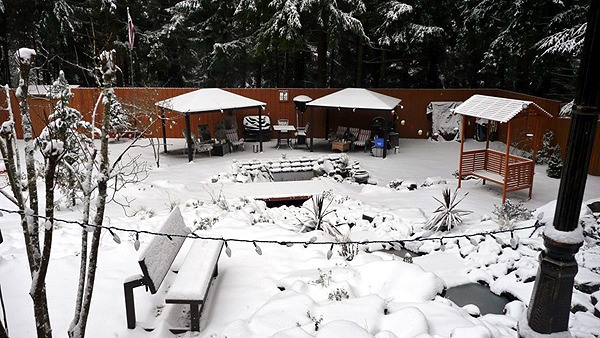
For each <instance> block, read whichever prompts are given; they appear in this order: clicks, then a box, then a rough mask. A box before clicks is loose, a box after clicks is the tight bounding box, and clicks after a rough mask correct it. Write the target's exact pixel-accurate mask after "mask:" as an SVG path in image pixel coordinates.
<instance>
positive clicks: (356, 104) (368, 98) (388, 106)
mask: <svg viewBox="0 0 600 338" xmlns="http://www.w3.org/2000/svg"><path fill="white" fill-rule="evenodd" d="M401 101H402V100H401V99H398V98H395V97H392V96H388V95H384V94H380V93H376V92H374V91H370V90H368V89H364V88H346V89H342V90H340V91H337V92H335V93H331V94H329V95H325V96H323V97H320V98H318V99H316V100H313V101H311V102H309V103H307V104H306V106H307V107H310V120H311V121H310V123H311V125H314V107H323V108H335V109H339V110H341V109H352V111H356V110H357V109H358V110H379V111H384V112H391V113H393V114H396V107H397V106H398V105H399V104H400V102H401ZM388 116H389V114H385V125H386V128H384V130H385V134H384V136H383V137H384V139H386V140H387V125H388ZM314 130H315V129H314V128H312V129H311V130H310V151H312V150H313V136H314ZM385 156H386V147H383V157H384V158H385Z"/></svg>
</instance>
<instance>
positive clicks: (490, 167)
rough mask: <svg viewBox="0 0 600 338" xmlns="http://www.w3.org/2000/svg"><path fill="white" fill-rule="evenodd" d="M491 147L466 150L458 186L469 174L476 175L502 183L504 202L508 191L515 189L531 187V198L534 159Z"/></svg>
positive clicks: (463, 155) (484, 179)
mask: <svg viewBox="0 0 600 338" xmlns="http://www.w3.org/2000/svg"><path fill="white" fill-rule="evenodd" d="M506 161H507V159H506V154H503V153H501V152H499V151H495V150H491V149H482V150H469V151H464V152H463V154H462V157H461V163H460V172H459V181H458V187H459V188H460V184H461V180H462V179H464V178H466V177H467V176H475V177H479V178H481V179H483V184H485V181H486V180H488V181H491V182H494V183H497V184H500V185H502V203H504V202H505V200H506V193H507V192H510V191H515V190H521V189H529V198H531V192H532V189H533V174H534V169H535V165H534V163H533V160H530V159H527V158H523V157H519V156H515V155H509V156H508V163H507V162H506Z"/></svg>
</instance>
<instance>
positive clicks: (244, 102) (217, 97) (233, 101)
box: [155, 88, 267, 161]
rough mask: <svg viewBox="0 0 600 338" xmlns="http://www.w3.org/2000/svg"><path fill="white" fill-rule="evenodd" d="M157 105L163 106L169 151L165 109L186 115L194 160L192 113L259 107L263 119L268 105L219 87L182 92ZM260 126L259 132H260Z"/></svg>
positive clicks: (163, 126)
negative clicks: (191, 126)
mask: <svg viewBox="0 0 600 338" xmlns="http://www.w3.org/2000/svg"><path fill="white" fill-rule="evenodd" d="M155 105H156V106H157V107H159V108H161V110H162V113H161V116H162V130H163V143H164V150H165V152H167V141H166V137H167V136H166V125H165V118H164V117H165V116H164V115H165V113H164V110H165V109H168V110H171V111H174V112H177V113H180V114H183V115H184V116H185V134H186V139H187V149H188V159H189V160H190V161H192V156H193V153H192V138H191V134H190V115H192V114H201V113H208V112H216V111H220V112H223V111H226V110H234V109H248V108H257V109H258V116H259V121H262V119H261V115H262V109H264V107H265V106H266V105H267V104H266V103H264V102H261V101H257V100H254V99H250V98H247V97H245V96H241V95H238V94H234V93H232V92H228V91H226V90H223V89H219V88H203V89H198V90H195V91H193V92H189V93H185V94H181V95H178V96H175V97H172V98H170V99H166V100H162V101H158V102H156V103H155ZM260 130H261V129H260V128H259V132H260ZM259 140H260V151H262V150H263V149H262V148H263V146H262V137H260V136H259Z"/></svg>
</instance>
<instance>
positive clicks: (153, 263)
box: [138, 207, 191, 294]
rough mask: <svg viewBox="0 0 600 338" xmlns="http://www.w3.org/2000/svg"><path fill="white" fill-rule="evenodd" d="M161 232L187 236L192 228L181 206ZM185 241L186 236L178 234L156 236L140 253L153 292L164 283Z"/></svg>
mask: <svg viewBox="0 0 600 338" xmlns="http://www.w3.org/2000/svg"><path fill="white" fill-rule="evenodd" d="M159 232H160V233H164V234H172V235H181V236H187V235H188V234H189V233H190V232H191V230H190V229H189V228H188V227H187V226H186V225H185V222H184V221H183V216H182V215H181V211H180V210H179V207H175V209H173V211H171V214H170V215H169V217H168V218H167V220H166V221H165V223H164V224H163V226H162V227H161V228H160V230H159ZM184 241H185V237H179V236H177V237H171V239H169V238H168V237H166V236H154V238H152V241H150V244H148V246H147V247H146V248H145V249H144V251H143V252H142V253H141V254H140V258H139V259H138V261H139V263H140V268H142V273H143V274H144V282H145V284H146V286H148V288H149V289H150V292H151V293H153V294H154V293H156V291H157V290H158V288H159V287H160V284H162V282H163V280H164V279H165V276H166V275H167V272H169V268H170V267H171V264H173V261H174V260H175V257H176V256H177V253H178V252H179V249H181V246H182V245H183V242H184Z"/></svg>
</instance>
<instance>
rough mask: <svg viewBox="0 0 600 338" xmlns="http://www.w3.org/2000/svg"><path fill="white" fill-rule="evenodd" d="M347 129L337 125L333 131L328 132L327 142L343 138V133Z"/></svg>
mask: <svg viewBox="0 0 600 338" xmlns="http://www.w3.org/2000/svg"><path fill="white" fill-rule="evenodd" d="M347 131H348V127H344V126H338V127H337V130H336V132H335V133H329V135H328V136H327V139H328V140H329V142H333V141H339V140H341V139H343V138H344V134H346V132H347Z"/></svg>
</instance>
